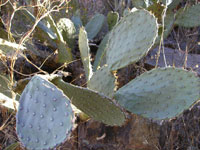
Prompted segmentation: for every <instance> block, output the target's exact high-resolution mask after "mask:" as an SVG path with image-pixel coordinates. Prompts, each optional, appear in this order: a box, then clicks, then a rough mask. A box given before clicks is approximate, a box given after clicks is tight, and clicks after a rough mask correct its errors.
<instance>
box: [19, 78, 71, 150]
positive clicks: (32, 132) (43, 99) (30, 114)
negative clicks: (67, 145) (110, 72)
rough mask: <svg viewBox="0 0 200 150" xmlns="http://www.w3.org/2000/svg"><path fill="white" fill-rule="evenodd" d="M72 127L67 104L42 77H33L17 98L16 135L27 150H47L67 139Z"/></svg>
mask: <svg viewBox="0 0 200 150" xmlns="http://www.w3.org/2000/svg"><path fill="white" fill-rule="evenodd" d="M73 126H74V113H73V111H72V108H71V103H70V101H69V100H68V98H67V97H66V96H64V95H63V93H62V91H60V90H59V89H57V87H56V86H55V85H53V84H52V83H50V82H48V80H46V79H45V78H43V77H42V76H34V77H33V78H32V79H31V81H30V82H29V83H28V85H27V86H26V88H25V89H24V91H23V93H22V95H21V97H20V106H19V110H18V113H17V123H16V127H17V134H18V137H19V139H20V141H21V142H22V143H23V145H24V146H25V147H27V148H28V149H37V150H39V149H50V148H53V147H55V146H57V145H58V144H60V143H61V142H64V140H65V139H66V138H69V136H70V134H71V131H72V129H73Z"/></svg>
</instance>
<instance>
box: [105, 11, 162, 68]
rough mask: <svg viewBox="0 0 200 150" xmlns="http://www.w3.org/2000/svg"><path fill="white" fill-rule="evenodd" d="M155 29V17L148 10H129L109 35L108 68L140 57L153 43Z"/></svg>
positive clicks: (129, 62) (156, 28) (125, 63)
mask: <svg viewBox="0 0 200 150" xmlns="http://www.w3.org/2000/svg"><path fill="white" fill-rule="evenodd" d="M157 30H158V25H157V21H156V18H155V17H154V16H153V15H151V14H150V13H149V12H148V11H145V10H135V11H131V12H130V13H129V14H128V15H126V16H125V17H124V18H122V19H121V20H120V21H119V22H118V24H117V25H115V27H114V28H113V30H112V32H111V33H110V35H109V42H108V45H107V49H108V51H107V52H106V55H107V56H106V61H107V64H108V65H109V66H110V67H109V68H110V69H111V70H117V69H120V68H123V67H125V66H127V65H129V64H131V63H135V62H137V61H138V60H139V59H141V58H142V57H143V56H144V55H145V54H146V53H147V52H148V51H149V49H150V48H151V46H152V45H153V43H154V41H155V38H156V36H157Z"/></svg>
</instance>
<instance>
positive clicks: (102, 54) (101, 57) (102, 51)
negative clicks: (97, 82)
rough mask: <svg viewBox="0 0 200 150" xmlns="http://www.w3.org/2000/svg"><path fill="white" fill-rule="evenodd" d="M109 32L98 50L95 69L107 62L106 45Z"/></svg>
mask: <svg viewBox="0 0 200 150" xmlns="http://www.w3.org/2000/svg"><path fill="white" fill-rule="evenodd" d="M108 38H109V32H108V33H107V34H106V35H105V36H104V38H103V40H102V41H101V43H100V45H99V48H98V50H97V53H96V56H95V61H94V64H93V71H96V70H97V69H98V68H99V67H102V66H103V65H105V64H106V45H107V43H108Z"/></svg>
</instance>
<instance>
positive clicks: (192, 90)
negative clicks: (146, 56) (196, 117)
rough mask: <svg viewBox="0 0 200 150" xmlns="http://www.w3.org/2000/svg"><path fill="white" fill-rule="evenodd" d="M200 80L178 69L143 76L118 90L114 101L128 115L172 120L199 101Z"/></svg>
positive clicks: (167, 69) (154, 70)
mask: <svg viewBox="0 0 200 150" xmlns="http://www.w3.org/2000/svg"><path fill="white" fill-rule="evenodd" d="M199 91H200V79H199V77H197V76H196V75H195V74H194V73H193V72H189V71H186V70H183V69H179V68H158V69H153V70H151V71H148V72H145V73H143V74H142V75H141V76H138V77H136V78H135V79H134V80H132V81H130V82H129V83H128V84H127V85H125V86H124V87H122V88H120V89H119V90H118V91H117V92H116V93H115V95H114V98H115V99H116V100H117V101H118V102H119V104H120V105H121V106H123V107H124V108H126V109H127V110H129V111H130V112H132V113H134V114H138V115H142V116H144V117H148V118H152V119H168V118H173V117H175V116H177V115H179V114H180V113H182V112H183V111H184V110H185V109H188V108H189V107H190V106H191V105H193V104H194V103H195V102H196V101H197V100H198V99H199V98H200V94H199Z"/></svg>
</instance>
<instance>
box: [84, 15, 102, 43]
mask: <svg viewBox="0 0 200 150" xmlns="http://www.w3.org/2000/svg"><path fill="white" fill-rule="evenodd" d="M104 19H105V17H104V15H102V14H96V15H94V16H93V17H92V19H91V20H90V21H89V22H88V23H87V24H86V26H85V30H86V31H87V33H88V39H89V40H92V39H93V38H95V37H96V35H97V34H98V33H99V32H100V30H101V28H102V27H103V23H104Z"/></svg>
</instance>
